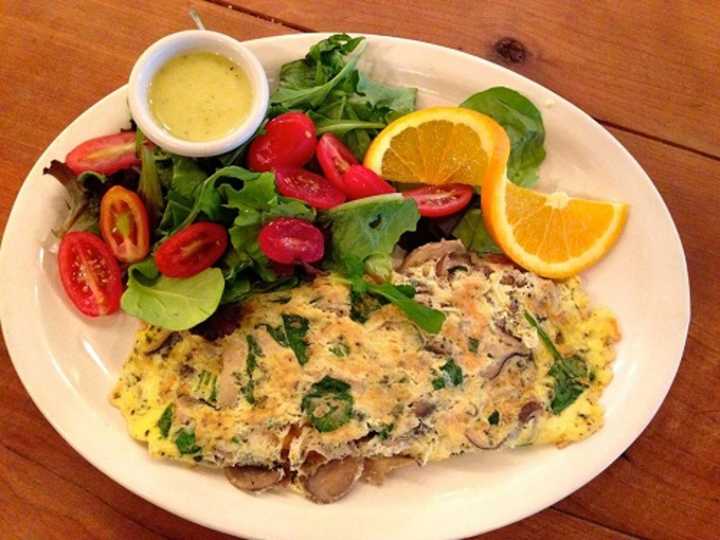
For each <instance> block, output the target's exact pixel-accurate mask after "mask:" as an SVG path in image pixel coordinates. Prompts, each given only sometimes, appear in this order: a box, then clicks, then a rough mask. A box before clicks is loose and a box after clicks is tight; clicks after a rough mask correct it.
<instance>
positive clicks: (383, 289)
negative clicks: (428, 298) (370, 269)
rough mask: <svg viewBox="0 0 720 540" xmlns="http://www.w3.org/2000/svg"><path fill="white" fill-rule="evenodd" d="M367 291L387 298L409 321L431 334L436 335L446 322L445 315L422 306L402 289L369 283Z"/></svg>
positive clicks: (386, 284) (389, 285)
mask: <svg viewBox="0 0 720 540" xmlns="http://www.w3.org/2000/svg"><path fill="white" fill-rule="evenodd" d="M367 290H368V292H370V293H372V294H376V295H379V296H382V297H383V298H386V299H387V300H389V301H390V302H392V303H393V304H395V305H396V306H397V307H398V308H399V309H400V310H401V311H402V312H403V313H405V315H406V316H407V318H408V319H410V320H411V321H413V322H414V323H415V324H417V325H418V326H419V327H420V328H422V329H423V330H425V331H426V332H429V333H431V334H436V333H438V332H439V331H440V329H441V328H442V325H443V323H444V322H445V314H444V313H443V312H442V311H438V310H437V309H432V308H429V307H427V306H424V305H423V304H420V303H418V302H416V301H415V300H413V299H412V297H410V296H408V295H406V294H405V293H404V292H403V291H402V289H400V288H399V287H398V286H396V285H393V284H391V283H382V284H380V285H378V284H376V283H367Z"/></svg>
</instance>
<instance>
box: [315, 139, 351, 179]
mask: <svg viewBox="0 0 720 540" xmlns="http://www.w3.org/2000/svg"><path fill="white" fill-rule="evenodd" d="M315 153H316V155H317V159H318V162H319V163H320V167H321V168H322V171H323V174H324V175H325V178H327V179H328V180H330V181H331V182H332V183H333V184H334V185H335V187H336V188H338V189H339V190H341V191H343V190H344V184H343V181H342V177H343V174H345V173H346V172H347V171H348V169H349V168H350V167H351V166H352V165H357V164H358V161H357V159H355V155H354V154H353V153H352V152H351V151H350V149H349V148H348V147H347V146H345V145H344V144H343V143H342V141H340V139H338V138H337V137H336V136H335V135H333V134H332V133H325V135H323V136H322V137H320V140H319V141H318V144H317V150H316V151H315Z"/></svg>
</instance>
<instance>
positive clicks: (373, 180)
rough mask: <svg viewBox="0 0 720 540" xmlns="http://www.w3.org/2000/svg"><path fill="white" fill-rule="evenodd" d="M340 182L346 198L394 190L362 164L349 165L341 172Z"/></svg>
mask: <svg viewBox="0 0 720 540" xmlns="http://www.w3.org/2000/svg"><path fill="white" fill-rule="evenodd" d="M342 183H343V189H344V191H345V195H347V196H348V199H362V198H364V197H372V196H373V195H382V194H383V193H394V192H395V189H393V187H392V186H391V185H390V184H388V183H387V182H386V181H385V180H383V179H382V178H381V177H380V176H378V175H377V174H375V173H374V172H373V171H371V170H370V169H368V168H367V167H365V166H364V165H351V166H350V168H349V169H348V170H347V172H346V173H345V174H343V177H342Z"/></svg>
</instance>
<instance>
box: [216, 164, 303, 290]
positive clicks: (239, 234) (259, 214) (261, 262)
mask: <svg viewBox="0 0 720 540" xmlns="http://www.w3.org/2000/svg"><path fill="white" fill-rule="evenodd" d="M250 174H252V175H253V176H252V177H246V178H245V182H244V185H243V187H242V188H241V189H235V188H234V187H233V186H231V185H229V184H225V185H222V186H220V188H219V193H220V195H221V197H222V198H223V199H224V200H225V203H224V204H223V206H224V208H226V209H229V210H234V211H235V212H236V215H235V219H234V221H233V222H232V225H231V227H230V228H229V229H228V234H229V236H230V243H231V244H232V246H233V248H234V254H233V255H232V258H233V259H232V260H231V261H226V262H231V263H232V265H233V267H237V266H240V267H241V268H246V267H248V266H250V265H252V266H253V267H254V269H255V271H256V272H257V273H258V274H259V275H260V277H261V278H262V279H263V280H264V281H270V282H273V281H276V280H277V276H276V275H275V273H274V272H273V271H272V270H271V269H270V266H269V262H268V260H267V258H266V257H265V255H264V254H263V252H262V251H261V250H260V247H259V246H258V243H257V237H258V234H259V233H260V229H261V227H262V226H263V225H264V224H265V223H267V222H268V221H271V220H273V219H275V218H277V217H297V218H299V219H305V220H307V221H313V220H314V219H315V210H314V209H312V208H310V207H309V206H307V205H305V204H304V203H302V202H301V201H298V200H296V199H289V198H286V197H281V196H280V195H278V193H277V191H276V189H275V175H274V174H273V173H250Z"/></svg>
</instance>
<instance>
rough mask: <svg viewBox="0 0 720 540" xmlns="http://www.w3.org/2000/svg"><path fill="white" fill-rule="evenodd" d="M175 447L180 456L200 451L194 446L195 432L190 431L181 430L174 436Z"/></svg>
mask: <svg viewBox="0 0 720 540" xmlns="http://www.w3.org/2000/svg"><path fill="white" fill-rule="evenodd" d="M175 446H177V449H178V451H179V452H180V454H181V455H186V454H197V453H198V452H200V451H201V450H202V448H200V447H199V446H197V445H196V444H195V431H194V430H192V429H181V430H180V431H178V434H177V435H176V436H175Z"/></svg>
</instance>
